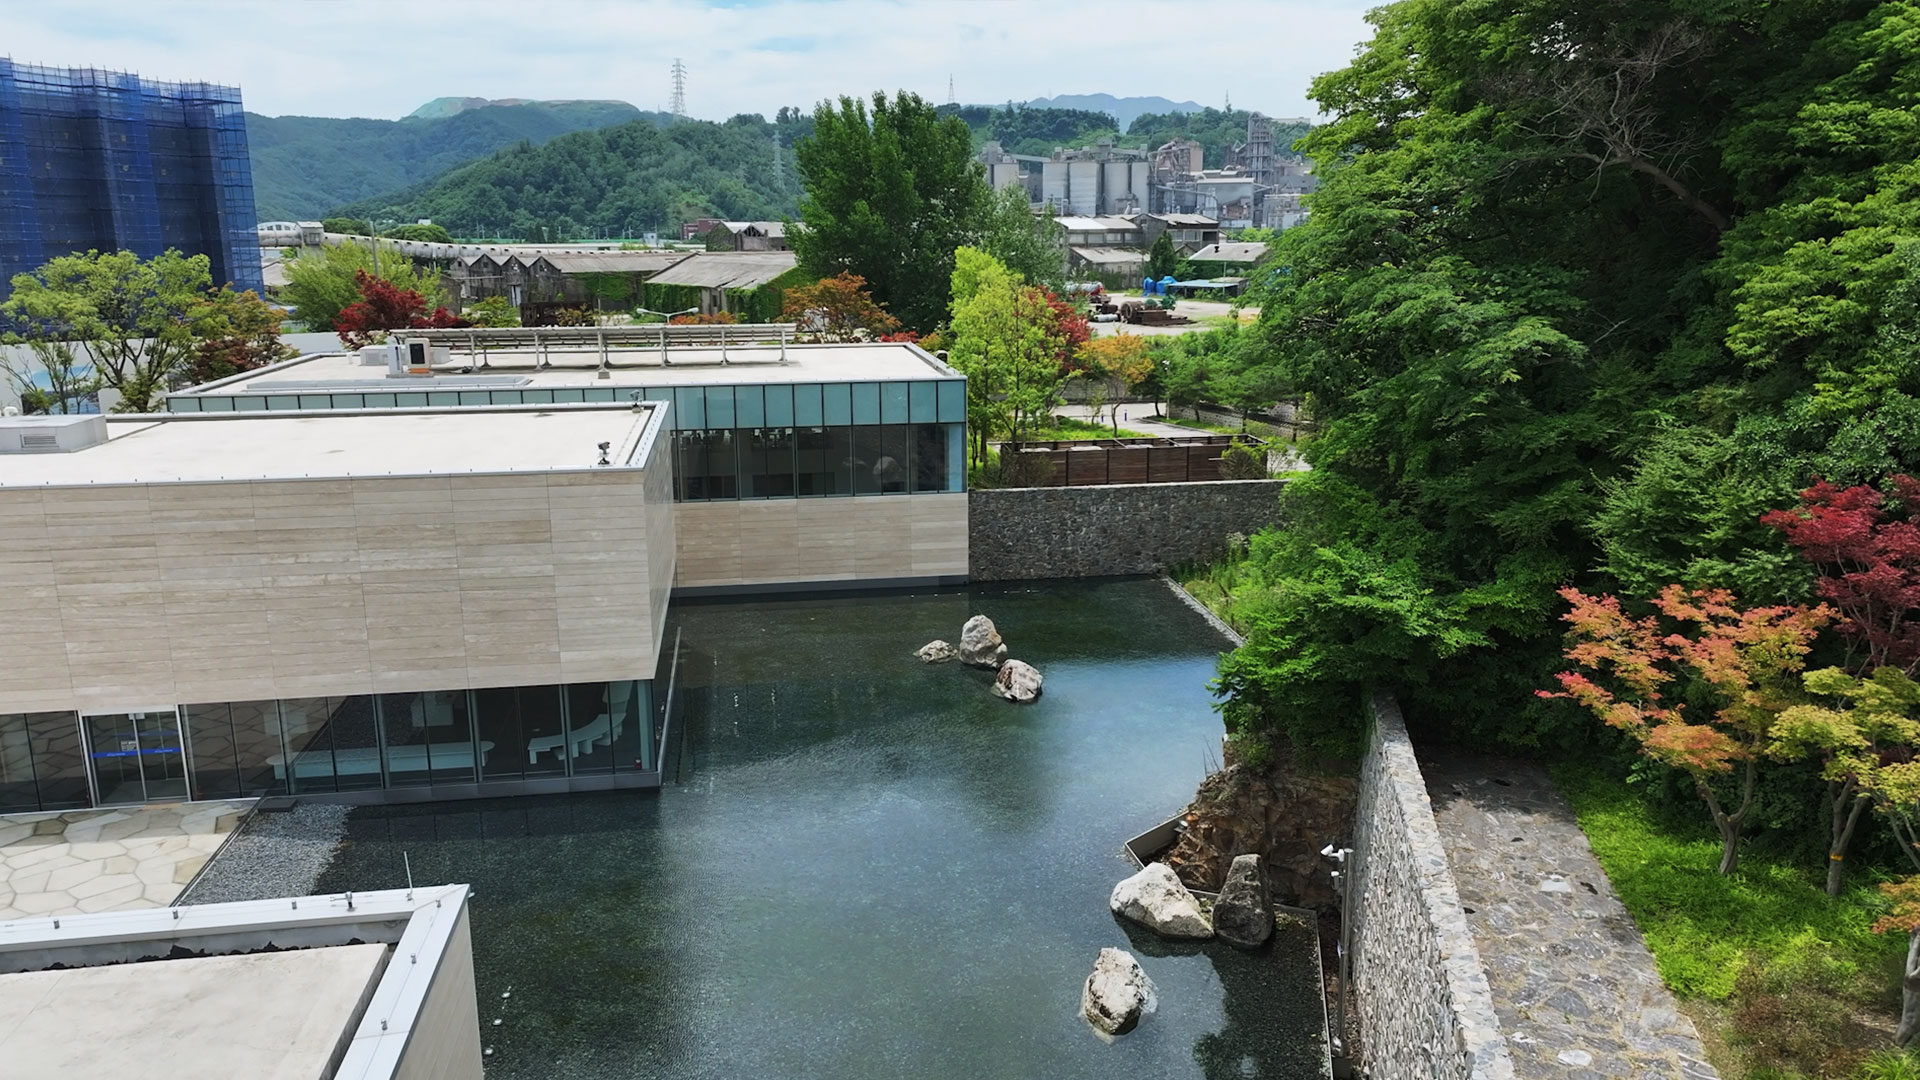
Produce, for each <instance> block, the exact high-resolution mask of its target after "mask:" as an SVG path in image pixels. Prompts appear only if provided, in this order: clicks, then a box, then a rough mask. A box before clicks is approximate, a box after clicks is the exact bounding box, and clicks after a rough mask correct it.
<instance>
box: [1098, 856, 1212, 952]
mask: <svg viewBox="0 0 1920 1080" xmlns="http://www.w3.org/2000/svg"><path fill="white" fill-rule="evenodd" d="M1107 906H1108V907H1109V908H1112V909H1113V913H1114V914H1116V915H1119V916H1120V917H1122V918H1126V919H1132V920H1133V921H1134V922H1137V923H1139V924H1140V925H1142V926H1144V927H1146V928H1147V929H1149V930H1152V931H1153V932H1154V933H1156V934H1159V935H1161V936H1162V937H1171V938H1210V937H1212V936H1213V924H1212V923H1210V922H1208V921H1207V917H1206V915H1204V914H1202V913H1201V911H1200V901H1199V900H1197V899H1195V898H1194V895H1193V894H1192V893H1191V892H1188V891H1187V887H1186V886H1185V885H1183V884H1181V883H1180V878H1179V877H1178V876H1177V875H1175V874H1174V872H1173V870H1172V868H1171V867H1169V866H1168V865H1167V864H1166V863H1148V864H1147V867H1146V869H1144V870H1142V871H1140V872H1139V873H1137V874H1135V875H1133V876H1132V877H1130V878H1128V879H1126V880H1125V881H1122V882H1121V883H1120V884H1118V885H1115V886H1114V887H1113V895H1111V896H1109V897H1108V898H1107Z"/></svg>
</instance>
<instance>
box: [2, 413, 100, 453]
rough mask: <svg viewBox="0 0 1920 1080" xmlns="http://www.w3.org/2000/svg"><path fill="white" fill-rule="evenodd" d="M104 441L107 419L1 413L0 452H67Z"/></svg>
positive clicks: (87, 416) (91, 415)
mask: <svg viewBox="0 0 1920 1080" xmlns="http://www.w3.org/2000/svg"><path fill="white" fill-rule="evenodd" d="M106 441H107V419H106V417H104V416H101V415H100V414H98V413H88V414H85V415H79V416H74V415H63V414H55V415H52V416H44V415H43V416H8V417H0V454H67V453H72V452H73V451H75V450H85V449H86V448H87V447H89V446H98V445H100V444H101V443H103V442H106Z"/></svg>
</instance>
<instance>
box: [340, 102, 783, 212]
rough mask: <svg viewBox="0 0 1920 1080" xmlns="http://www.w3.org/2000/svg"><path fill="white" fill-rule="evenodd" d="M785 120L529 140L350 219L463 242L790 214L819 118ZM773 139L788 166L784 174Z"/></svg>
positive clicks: (629, 127) (376, 201)
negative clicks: (802, 142)
mask: <svg viewBox="0 0 1920 1080" xmlns="http://www.w3.org/2000/svg"><path fill="white" fill-rule="evenodd" d="M461 115H463V116H464V115H470V114H465V113H463V114H461ZM780 117H781V118H782V119H783V120H784V123H768V122H767V121H766V120H764V119H763V118H761V117H759V116H757V115H744V116H736V117H734V118H733V119H731V120H728V121H727V122H726V123H724V124H714V123H709V122H706V121H699V120H687V121H681V122H679V123H674V124H670V125H667V126H664V127H662V126H658V125H655V124H654V123H652V122H650V121H635V122H633V123H628V124H622V125H620V126H618V127H611V128H603V129H601V130H598V131H582V132H577V133H575V134H571V135H563V136H561V137H559V138H556V139H553V140H552V141H550V142H547V143H546V144H544V145H541V146H533V145H528V144H521V145H518V146H514V147H511V148H509V149H506V150H502V151H500V152H498V153H495V154H493V155H492V156H490V157H487V158H485V159H484V160H481V161H477V162H474V163H472V164H469V165H466V166H463V167H461V168H459V169H456V170H454V171H453V172H450V173H448V174H446V175H444V176H440V177H438V178H436V179H434V180H431V181H429V182H427V183H425V184H421V185H418V186H416V187H414V188H412V189H409V190H405V191H400V192H393V193H389V194H386V195H383V196H380V197H377V198H373V199H366V200H362V201H361V202H358V203H354V204H352V205H350V206H348V207H345V208H343V212H344V213H348V214H351V215H353V216H355V217H362V218H368V219H370V220H373V221H376V222H380V221H413V220H415V219H417V218H432V219H433V220H434V222H436V223H437V224H440V225H444V226H446V228H447V229H448V230H449V231H451V232H452V233H453V234H454V235H456V236H507V237H527V238H556V237H566V238H577V237H583V236H592V235H595V234H601V233H606V234H613V235H626V236H634V235H638V234H640V233H641V232H644V231H648V230H653V231H660V232H665V231H668V230H669V229H672V228H675V227H677V226H678V225H679V223H680V222H682V221H689V220H692V219H694V218H699V217H720V218H728V219H736V220H766V219H779V218H783V217H791V216H793V215H794V213H795V212H796V211H797V210H798V208H799V203H798V200H799V192H800V185H799V182H798V181H797V180H796V179H795V177H794V175H793V166H792V153H791V145H792V140H793V139H794V138H796V137H799V136H801V135H803V134H804V133H805V132H806V131H808V130H811V126H812V119H811V117H807V118H802V117H800V116H799V115H798V111H797V110H782V111H781V113H780ZM455 119H458V117H456V118H455ZM776 134H778V136H779V137H780V140H781V143H782V154H783V155H784V158H785V163H784V166H783V168H782V169H781V170H780V171H779V172H777V173H776V171H775V165H774V139H775V136H776Z"/></svg>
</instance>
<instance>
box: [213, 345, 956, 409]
mask: <svg viewBox="0 0 1920 1080" xmlns="http://www.w3.org/2000/svg"><path fill="white" fill-rule="evenodd" d="M607 355H608V362H609V369H608V377H607V378H605V379H602V378H600V377H599V370H598V369H599V366H600V353H599V351H598V350H597V349H595V348H593V347H592V346H566V347H562V346H558V345H556V346H553V347H551V348H549V349H548V351H547V360H548V362H549V363H550V364H552V366H551V367H548V368H540V367H538V366H537V365H538V363H539V359H540V357H539V355H538V354H537V353H535V352H534V351H533V350H531V349H493V350H489V351H488V352H487V353H486V354H485V359H486V363H487V366H486V367H485V368H479V367H475V368H474V370H473V371H471V372H467V371H465V370H464V369H465V368H466V367H467V366H468V365H469V362H472V363H475V364H477V363H478V362H479V361H478V359H477V358H474V357H470V356H469V354H467V353H466V352H464V351H461V352H457V353H455V354H454V356H455V358H456V359H457V360H458V361H459V364H458V365H457V366H454V365H448V366H443V367H441V368H439V369H436V370H437V371H438V374H434V375H407V376H397V377H392V378H389V377H388V376H387V373H386V369H385V368H383V367H379V366H374V365H367V364H362V363H361V362H360V358H359V357H358V356H356V355H352V354H348V353H323V354H319V355H315V356H305V357H301V358H300V359H298V360H290V361H287V362H286V363H282V364H275V365H273V366H272V367H268V368H262V369H260V370H259V371H256V372H253V373H251V374H249V375H247V376H245V377H241V378H235V379H228V380H225V381H222V382H219V383H209V384H207V385H206V386H203V387H196V388H193V389H189V390H185V391H181V393H184V394H194V395H207V396H212V395H222V394H225V395H232V394H272V393H281V394H288V393H299V392H302V391H305V392H307V393H327V392H340V393H356V392H358V393H397V392H405V391H420V390H482V389H495V390H509V389H513V388H515V387H542V388H545V387H563V386H564V387H572V386H600V387H605V386H616V387H636V386H648V387H652V386H736V385H742V384H746V385H751V384H754V383H814V382H818V383H837V382H903V381H915V382H920V381H926V380H930V379H957V378H960V373H959V372H957V371H954V370H953V369H951V368H948V367H946V366H944V365H942V364H941V363H940V362H939V361H938V360H935V359H934V358H933V357H932V356H929V355H928V354H927V353H926V351H925V350H923V349H921V348H920V347H919V346H917V345H912V344H908V343H906V342H891V341H890V342H875V343H871V344H845V345H788V346H787V347H786V350H785V356H786V360H785V362H784V363H783V362H782V361H781V355H782V352H781V349H780V347H779V346H778V345H755V346H740V345H732V346H728V348H727V350H726V357H727V362H726V363H724V364H723V363H721V362H720V357H721V351H720V348H719V346H717V345H716V346H712V347H706V346H700V347H692V346H683V345H668V346H667V358H668V359H669V360H670V361H671V363H670V364H668V365H667V366H664V367H663V366H661V364H660V350H659V347H658V346H647V345H639V346H630V347H609V348H608V351H607Z"/></svg>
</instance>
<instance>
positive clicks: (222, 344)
mask: <svg viewBox="0 0 1920 1080" xmlns="http://www.w3.org/2000/svg"><path fill="white" fill-rule="evenodd" d="M280 319H281V316H280V311H279V309H277V308H275V307H274V306H273V305H271V304H269V303H267V302H266V301H265V300H262V299H260V297H259V296H258V295H257V294H256V293H254V291H253V290H252V289H248V290H247V291H245V292H239V293H237V292H234V291H233V290H232V289H217V290H215V291H213V292H212V293H210V294H208V296H207V298H206V300H204V301H203V302H202V303H201V304H200V305H199V306H198V307H196V308H195V309H194V310H193V336H194V347H193V354H192V355H191V356H189V357H188V358H187V362H186V364H185V366H184V368H183V369H182V372H181V375H182V377H183V379H184V381H186V382H188V383H203V382H211V381H212V380H214V379H224V378H226V377H227V376H229V375H237V374H239V373H240V372H242V371H253V370H254V369H256V368H261V367H265V366H266V365H268V364H271V363H274V362H276V361H280V360H288V359H291V358H292V357H293V356H294V355H295V352H294V350H293V348H292V347H290V346H288V345H286V344H285V343H283V342H282V341H281V340H280Z"/></svg>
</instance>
